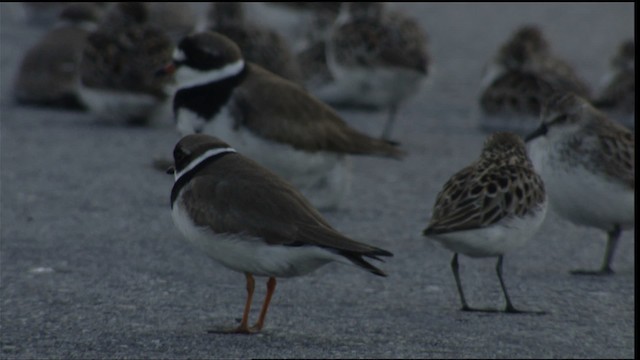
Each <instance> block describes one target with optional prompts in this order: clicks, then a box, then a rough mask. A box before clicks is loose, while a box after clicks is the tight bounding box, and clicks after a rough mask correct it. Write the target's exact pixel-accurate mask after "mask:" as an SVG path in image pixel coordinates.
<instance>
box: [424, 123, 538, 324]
mask: <svg viewBox="0 0 640 360" xmlns="http://www.w3.org/2000/svg"><path fill="white" fill-rule="evenodd" d="M546 210H547V198H546V193H545V186H544V184H543V182H542V180H541V178H540V176H539V175H538V174H536V172H535V171H534V168H533V164H532V163H531V161H530V160H529V158H528V157H527V152H526V148H525V144H524V141H522V139H521V138H520V137H519V136H518V135H516V134H514V133H508V132H498V133H495V134H492V135H490V136H489V138H488V139H487V140H486V141H485V144H484V148H483V150H482V154H481V155H480V158H479V159H478V160H477V161H475V162H474V163H473V164H471V165H469V166H467V167H465V168H464V169H462V170H461V171H459V172H458V173H456V174H455V175H453V176H452V177H451V178H450V179H449V180H448V181H447V182H446V183H445V185H444V187H443V189H442V190H441V191H440V193H439V194H438V196H437V199H436V203H435V206H434V208H433V214H432V217H431V221H430V222H429V225H428V226H427V228H426V229H425V230H424V232H423V234H424V235H425V236H427V237H429V238H431V239H433V240H436V241H437V242H438V243H439V244H440V245H442V246H443V247H445V248H446V249H448V250H451V251H453V252H454V255H453V259H452V261H451V268H452V270H453V275H454V277H455V280H456V285H457V288H458V294H459V295H460V301H461V302H462V310H464V311H495V310H487V309H476V308H471V307H469V305H468V304H467V301H466V300H465V297H464V293H463V291H462V284H461V283H460V276H459V272H458V253H461V254H464V255H467V256H470V257H474V258H478V257H497V258H498V261H497V264H496V271H497V274H498V279H499V280H500V286H501V287H502V291H503V293H504V297H505V300H506V307H505V309H504V311H505V312H508V313H517V312H522V311H520V310H517V309H516V308H515V307H514V306H513V305H512V303H511V300H510V299H509V295H508V294H507V288H506V286H505V284H504V280H503V279H502V261H503V257H504V254H505V253H507V252H508V251H510V250H512V249H515V248H517V247H520V246H522V245H523V244H524V243H525V242H526V241H527V240H528V239H530V238H531V237H532V236H533V235H534V234H535V233H536V231H537V230H538V228H539V227H540V225H541V224H542V221H543V220H544V218H545V214H546Z"/></svg>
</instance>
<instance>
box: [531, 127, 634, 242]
mask: <svg viewBox="0 0 640 360" xmlns="http://www.w3.org/2000/svg"><path fill="white" fill-rule="evenodd" d="M561 147H562V145H561V144H558V143H557V142H554V141H549V140H547V139H539V140H538V139H536V140H533V141H532V142H531V144H530V145H529V152H530V153H531V157H532V161H533V163H534V166H535V167H536V170H537V171H538V173H539V174H540V176H541V177H542V179H543V181H544V183H545V187H546V189H547V194H548V196H549V201H550V202H551V206H553V208H554V210H555V211H557V212H558V214H560V215H561V216H562V217H564V218H566V219H568V220H569V221H571V222H573V223H575V224H577V225H583V226H591V227H596V228H600V229H602V230H605V231H611V230H612V229H613V227H614V224H620V225H621V226H622V228H623V229H624V228H630V227H633V225H634V214H635V211H634V209H635V196H634V191H633V190H632V189H630V188H628V187H626V186H624V184H622V183H620V182H615V181H614V180H613V179H611V178H609V177H607V176H606V175H605V174H603V173H595V172H593V171H592V170H589V169H587V168H585V167H584V166H582V165H580V164H569V163H567V162H565V161H563V160H562V159H561V158H560V157H559V154H560V153H561V152H562V151H563V150H562V149H561ZM576 156H581V154H576ZM534 159H535V160H534Z"/></svg>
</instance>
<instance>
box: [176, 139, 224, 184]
mask: <svg viewBox="0 0 640 360" xmlns="http://www.w3.org/2000/svg"><path fill="white" fill-rule="evenodd" d="M229 152H235V150H234V149H233V148H232V147H231V146H229V144H227V143H225V142H224V141H222V140H220V139H218V138H216V137H213V136H209V135H204V134H192V135H187V136H185V137H183V138H182V139H180V141H178V143H177V144H176V146H175V147H174V149H173V167H172V168H170V169H169V170H168V171H167V172H168V173H173V174H174V176H175V178H176V180H177V179H179V178H180V177H181V176H182V175H184V174H185V173H186V172H188V171H189V170H191V169H193V168H194V167H196V166H197V165H198V164H200V163H202V162H203V161H205V160H206V159H208V158H210V157H213V156H216V155H219V154H224V153H229Z"/></svg>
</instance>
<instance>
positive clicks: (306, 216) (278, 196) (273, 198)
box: [183, 155, 391, 258]
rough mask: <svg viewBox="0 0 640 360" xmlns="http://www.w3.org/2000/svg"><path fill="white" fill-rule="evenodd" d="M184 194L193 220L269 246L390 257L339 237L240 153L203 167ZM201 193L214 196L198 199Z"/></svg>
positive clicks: (302, 201)
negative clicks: (256, 238) (318, 248)
mask: <svg viewBox="0 0 640 360" xmlns="http://www.w3.org/2000/svg"><path fill="white" fill-rule="evenodd" d="M232 157H233V158H232ZM239 163H240V164H239ZM242 163H244V164H242ZM238 165H241V166H238ZM183 196H184V199H185V201H187V202H189V203H190V204H192V205H193V206H191V207H190V208H189V209H187V211H189V212H190V215H191V216H192V218H193V219H194V222H195V223H196V224H197V225H199V226H208V227H210V228H211V229H212V230H213V231H215V232H217V233H244V234H247V235H252V236H256V237H260V238H262V239H264V241H266V242H267V243H268V244H273V245H287V246H307V245H315V246H320V247H323V248H327V249H330V250H333V251H336V252H338V253H343V254H351V255H365V256H370V257H374V258H375V257H376V256H390V255H391V253H389V252H388V251H385V250H382V249H379V248H376V247H373V246H369V245H367V244H363V243H360V242H357V241H354V240H351V239H349V238H347V237H345V236H344V235H341V234H340V233H338V232H337V231H336V230H335V229H333V228H332V227H331V225H329V224H328V223H327V222H326V221H325V220H324V219H323V218H322V216H321V215H320V213H319V212H318V211H317V210H315V209H314V208H313V207H312V206H311V204H310V203H309V202H308V201H307V200H306V199H305V198H304V197H302V196H301V195H300V193H299V192H297V190H295V189H294V188H293V187H292V186H291V185H289V184H287V183H286V182H284V181H283V180H281V179H280V178H278V177H275V176H274V175H273V174H272V173H270V172H269V171H268V170H266V169H264V168H262V167H260V166H259V165H257V164H256V163H255V162H253V161H252V160H250V159H247V158H244V157H241V156H240V155H229V156H227V157H223V158H220V159H218V160H217V161H216V167H215V169H213V170H208V169H203V171H201V172H200V173H199V174H197V175H196V176H194V177H193V179H192V185H191V186H190V187H189V188H187V189H185V190H184V191H183ZM200 196H201V197H204V198H212V199H214V200H213V201H212V202H211V203H207V202H203V201H201V200H199V198H200Z"/></svg>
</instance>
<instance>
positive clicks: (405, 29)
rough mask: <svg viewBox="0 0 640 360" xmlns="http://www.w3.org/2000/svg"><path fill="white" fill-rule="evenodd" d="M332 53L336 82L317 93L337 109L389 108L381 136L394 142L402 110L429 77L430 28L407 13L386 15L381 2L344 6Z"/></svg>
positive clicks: (330, 40) (329, 42)
mask: <svg viewBox="0 0 640 360" xmlns="http://www.w3.org/2000/svg"><path fill="white" fill-rule="evenodd" d="M326 54H327V66H328V68H329V70H330V71H331V74H332V77H333V82H331V83H328V84H326V85H325V86H323V87H321V88H319V89H316V90H314V91H313V92H314V94H315V95H316V96H318V98H320V99H321V100H323V101H326V102H327V103H329V104H330V105H333V106H336V107H343V106H344V107H363V108H372V109H385V110H388V111H389V114H388V118H387V121H386V123H385V126H384V129H383V131H382V136H381V137H382V138H383V139H389V138H390V137H391V132H392V130H393V123H394V121H395V115H396V112H397V110H398V107H399V106H400V105H401V104H402V103H403V102H404V101H405V100H407V99H408V98H410V97H411V96H413V95H415V94H416V93H417V92H418V90H419V87H420V85H421V83H422V82H423V81H424V80H425V79H426V77H427V70H428V67H429V65H430V60H429V54H428V52H427V36H426V33H425V32H424V30H423V29H422V28H421V27H420V25H419V24H418V23H417V22H416V21H415V20H413V19H412V18H410V17H408V16H405V15H404V14H401V13H398V12H385V11H384V4H383V3H381V2H359V3H355V2H354V3H343V5H342V7H341V10H340V13H339V15H338V17H337V18H336V21H335V23H334V24H333V25H332V26H331V27H330V29H329V30H328V32H327V38H326Z"/></svg>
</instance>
